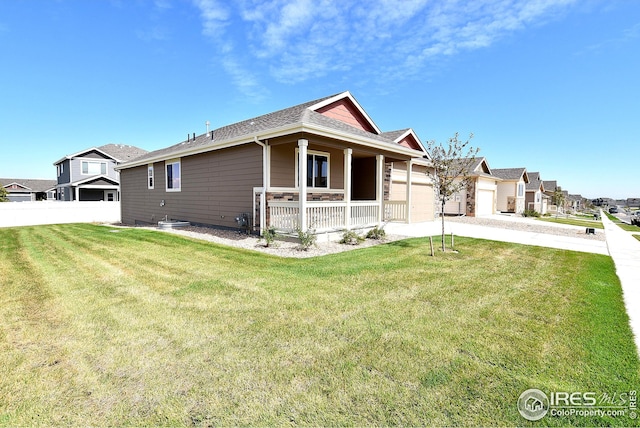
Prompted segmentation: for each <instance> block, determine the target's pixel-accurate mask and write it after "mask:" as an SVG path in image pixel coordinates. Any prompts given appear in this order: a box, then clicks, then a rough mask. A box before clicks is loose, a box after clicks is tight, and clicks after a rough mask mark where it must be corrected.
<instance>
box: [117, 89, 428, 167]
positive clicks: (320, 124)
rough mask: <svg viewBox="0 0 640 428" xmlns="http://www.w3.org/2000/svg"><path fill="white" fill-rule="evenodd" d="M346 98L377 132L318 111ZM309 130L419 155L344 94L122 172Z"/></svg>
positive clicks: (185, 145)
mask: <svg viewBox="0 0 640 428" xmlns="http://www.w3.org/2000/svg"><path fill="white" fill-rule="evenodd" d="M343 98H349V99H350V100H351V101H352V102H353V103H354V105H355V106H356V107H357V108H358V109H359V110H360V113H361V114H362V115H363V117H364V118H365V119H366V120H367V122H368V123H369V124H370V125H371V128H372V129H373V130H374V132H368V131H365V130H362V129H359V128H356V127H354V126H351V125H349V124H347V123H345V122H343V121H341V120H338V119H334V118H332V117H328V116H326V115H323V114H322V113H319V112H317V111H315V110H319V109H320V108H321V107H323V106H326V105H328V104H329V103H330V102H332V101H333V100H339V99H343ZM305 127H308V128H309V130H311V131H317V130H326V131H327V132H328V133H331V134H339V135H340V136H342V137H343V138H349V137H351V138H353V139H357V140H359V141H363V139H366V140H367V141H370V142H373V143H375V144H377V145H378V146H382V147H386V149H387V150H390V151H399V152H406V153H407V154H409V153H410V152H413V153H415V150H413V149H408V148H405V147H403V146H400V145H399V144H396V143H395V142H394V138H398V137H399V136H401V135H402V134H403V133H405V132H406V131H407V130H406V129H405V130H402V131H393V132H388V133H381V132H377V130H378V128H377V126H376V125H375V123H373V121H371V119H370V118H369V117H368V115H367V114H366V112H364V110H362V109H361V108H360V107H359V105H358V103H357V101H355V99H354V98H353V97H352V96H351V94H350V93H349V92H342V93H339V94H334V95H330V96H327V97H323V98H319V99H316V100H313V101H308V102H305V103H302V104H298V105H295V106H292V107H288V108H285V109H282V110H278V111H275V112H272V113H267V114H264V115H262V116H258V117H254V118H251V119H247V120H243V121H241V122H237V123H233V124H231V125H226V126H223V127H220V128H217V129H214V130H213V131H210V132H208V133H205V134H201V135H198V136H196V137H195V138H188V139H187V140H185V141H182V142H180V143H178V144H174V145H172V146H169V147H166V148H163V149H160V150H156V151H153V152H149V153H147V154H145V155H142V156H141V157H139V158H137V159H135V160H134V161H132V162H130V163H128V164H125V165H123V166H122V168H127V167H133V166H137V165H140V164H142V163H144V162H146V161H160V160H163V159H165V160H166V159H170V158H172V157H179V156H185V155H190V154H196V153H203V152H207V151H210V150H216V149H218V148H224V147H230V146H233V145H238V144H245V143H249V142H253V141H254V138H258V137H259V138H261V139H268V138H273V137H276V136H281V135H286V134H287V133H291V132H300V131H301V130H305V131H306V129H304V128H305ZM420 144H421V143H420ZM425 154H426V152H425Z"/></svg>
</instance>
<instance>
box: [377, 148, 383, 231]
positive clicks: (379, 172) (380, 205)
mask: <svg viewBox="0 0 640 428" xmlns="http://www.w3.org/2000/svg"><path fill="white" fill-rule="evenodd" d="M376 172H377V175H378V177H376V201H377V202H378V226H381V225H382V220H383V218H382V215H383V211H384V155H376Z"/></svg>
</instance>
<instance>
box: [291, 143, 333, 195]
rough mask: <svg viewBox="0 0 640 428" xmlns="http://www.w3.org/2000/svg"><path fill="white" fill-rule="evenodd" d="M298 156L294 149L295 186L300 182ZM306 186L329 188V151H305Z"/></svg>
mask: <svg viewBox="0 0 640 428" xmlns="http://www.w3.org/2000/svg"><path fill="white" fill-rule="evenodd" d="M298 157H299V156H298V149H296V187H298V185H299V183H300V180H299V177H300V167H299V165H298ZM307 187H316V188H324V189H327V188H329V153H325V152H311V151H310V152H307Z"/></svg>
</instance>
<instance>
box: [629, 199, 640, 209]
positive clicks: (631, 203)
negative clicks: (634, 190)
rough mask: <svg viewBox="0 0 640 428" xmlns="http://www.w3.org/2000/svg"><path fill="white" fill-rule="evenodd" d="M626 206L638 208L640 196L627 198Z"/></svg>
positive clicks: (639, 206)
mask: <svg viewBox="0 0 640 428" xmlns="http://www.w3.org/2000/svg"><path fill="white" fill-rule="evenodd" d="M626 206H627V207H629V208H640V198H627V201H626Z"/></svg>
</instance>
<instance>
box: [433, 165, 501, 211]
mask: <svg viewBox="0 0 640 428" xmlns="http://www.w3.org/2000/svg"><path fill="white" fill-rule="evenodd" d="M469 160H470V158H464V159H462V160H461V161H462V162H465V163H466V162H468V161H469ZM466 176H467V177H468V181H467V187H466V188H465V189H464V190H463V191H461V192H459V193H456V194H455V195H453V197H452V198H451V199H450V200H449V201H447V203H446V204H445V206H444V213H445V214H448V215H466V216H469V217H481V216H487V215H491V214H495V213H496V200H497V189H498V181H499V180H500V179H499V178H497V177H495V176H494V175H493V174H492V173H491V168H489V163H488V162H487V159H486V158H484V157H476V158H473V162H472V163H471V165H470V167H469V170H468V171H466ZM461 180H462V179H460V181H461Z"/></svg>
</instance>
